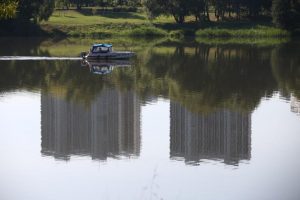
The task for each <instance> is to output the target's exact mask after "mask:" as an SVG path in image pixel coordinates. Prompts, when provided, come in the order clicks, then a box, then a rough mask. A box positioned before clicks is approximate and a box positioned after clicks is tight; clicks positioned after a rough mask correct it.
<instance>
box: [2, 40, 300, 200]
mask: <svg viewBox="0 0 300 200" xmlns="http://www.w3.org/2000/svg"><path fill="white" fill-rule="evenodd" d="M90 43H92V41H90V40H77V41H74V40H59V41H48V40H43V39H42V38H39V39H24V38H18V39H10V38H3V39H0V45H1V48H0V56H34V57H35V58H36V57H41V56H43V57H64V58H66V57H72V58H74V57H77V56H78V55H79V52H80V51H83V50H85V49H88V48H89V45H90ZM117 44H118V45H117V47H116V49H120V50H134V51H136V52H137V56H136V58H134V59H133V60H131V61H115V62H112V61H111V62H108V61H106V62H89V63H84V62H82V61H81V60H76V59H75V60H74V59H70V60H49V59H32V60H31V59H25V60H22V59H19V60H1V61H0V111H1V112H0V177H1V179H0V199H1V200H2V199H3V200H24V199H25V200H27V199H30V200H40V199H46V200H48V199H49V200H56V199H57V200H58V199H74V200H75V199H130V200H132V199H147V200H148V199H149V200H150V199H184V200H186V199H229V200H232V199H249V200H250V199H251V200H253V199H263V200H276V199H278V200H282V199H285V200H298V199H299V198H300V190H299V188H300V171H299V169H300V160H299V153H300V123H299V122H300V58H299V52H300V43H299V42H298V41H292V42H288V43H282V44H257V45H245V44H209V45H208V44H203V43H202V44H201V43H199V42H195V41H187V42H180V43H179V42H171V41H151V42H150V41H144V42H141V41H137V42H134V41H131V42H128V41H127V42H123V43H122V42H120V43H117Z"/></svg>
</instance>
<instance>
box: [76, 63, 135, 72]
mask: <svg viewBox="0 0 300 200" xmlns="http://www.w3.org/2000/svg"><path fill="white" fill-rule="evenodd" d="M81 66H83V67H89V69H90V72H92V73H93V74H100V75H105V74H110V73H112V71H113V70H114V69H115V68H119V67H131V62H130V61H129V60H95V61H88V60H82V62H81Z"/></svg>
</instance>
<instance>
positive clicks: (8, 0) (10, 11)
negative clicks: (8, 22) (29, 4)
mask: <svg viewBox="0 0 300 200" xmlns="http://www.w3.org/2000/svg"><path fill="white" fill-rule="evenodd" d="M17 7H18V1H17V0H0V20H1V19H10V18H14V17H15V16H16V11H17Z"/></svg>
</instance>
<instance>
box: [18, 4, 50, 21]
mask: <svg viewBox="0 0 300 200" xmlns="http://www.w3.org/2000/svg"><path fill="white" fill-rule="evenodd" d="M53 10H54V0H20V2H19V7H18V11H19V12H18V18H19V19H20V20H23V21H27V22H29V21H30V20H33V21H34V23H37V22H39V21H42V20H48V18H49V17H50V15H51V14H52V12H53Z"/></svg>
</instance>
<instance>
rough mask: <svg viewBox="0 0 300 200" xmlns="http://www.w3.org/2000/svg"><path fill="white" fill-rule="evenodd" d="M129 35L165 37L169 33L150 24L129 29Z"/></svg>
mask: <svg viewBox="0 0 300 200" xmlns="http://www.w3.org/2000/svg"><path fill="white" fill-rule="evenodd" d="M128 35H129V36H131V37H143V36H146V37H163V36H166V35H168V33H167V32H166V31H164V30H161V29H158V28H156V27H152V26H149V27H139V28H134V29H133V30H131V31H129V33H128Z"/></svg>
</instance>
